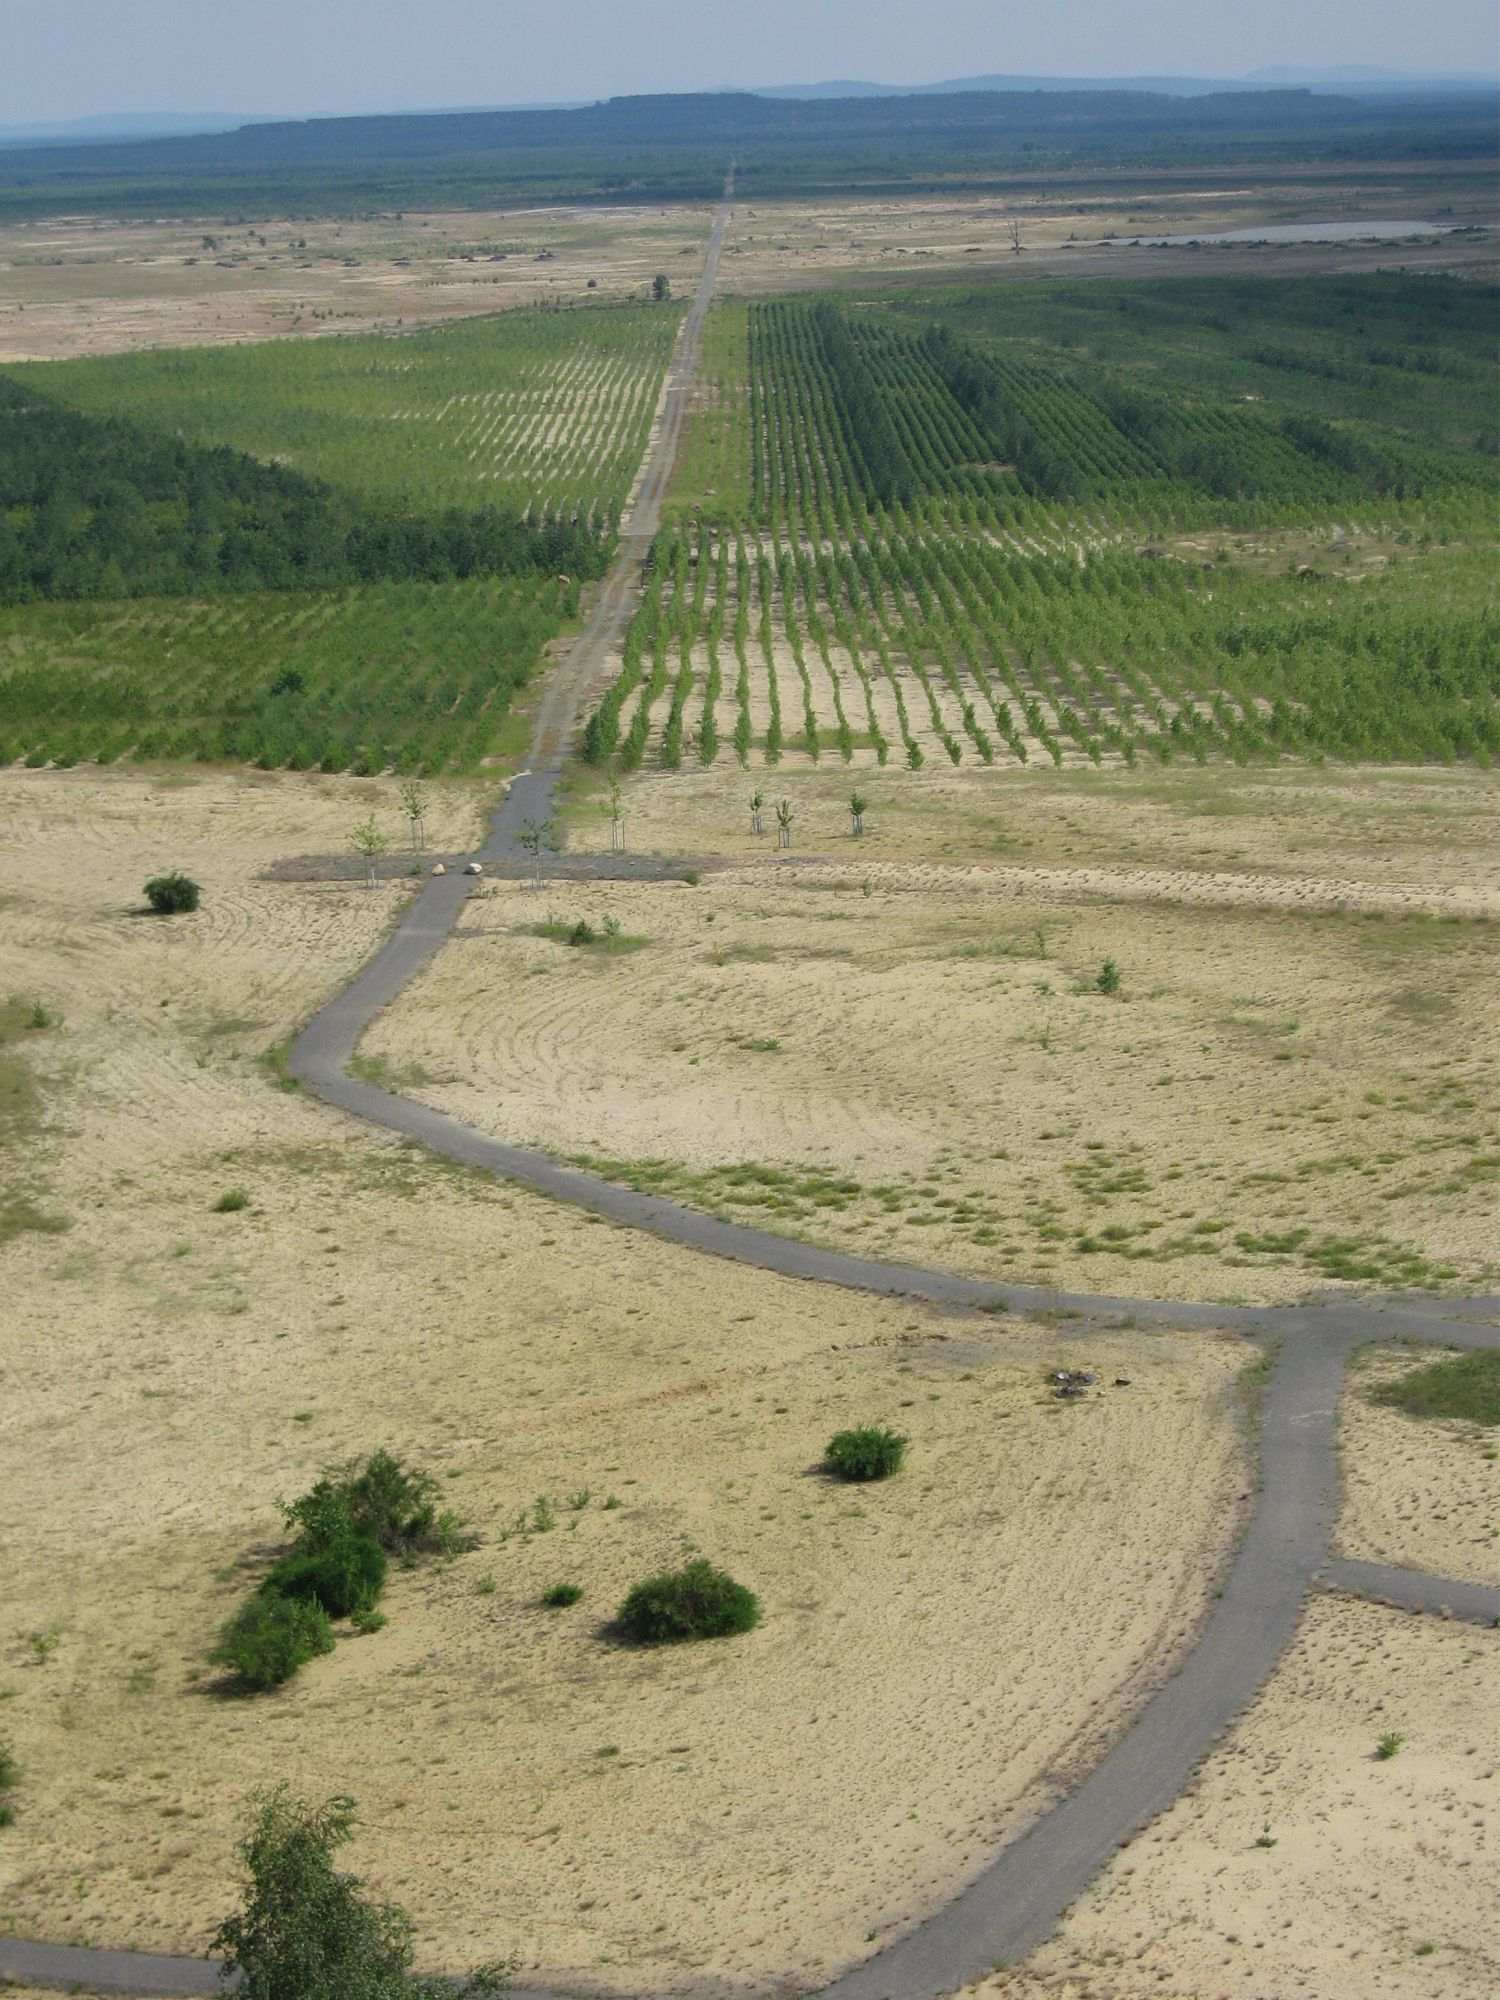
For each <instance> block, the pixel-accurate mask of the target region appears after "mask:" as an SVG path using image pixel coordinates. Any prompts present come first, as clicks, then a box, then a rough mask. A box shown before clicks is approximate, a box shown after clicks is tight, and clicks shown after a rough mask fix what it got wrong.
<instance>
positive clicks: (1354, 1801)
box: [967, 1598, 1500, 2000]
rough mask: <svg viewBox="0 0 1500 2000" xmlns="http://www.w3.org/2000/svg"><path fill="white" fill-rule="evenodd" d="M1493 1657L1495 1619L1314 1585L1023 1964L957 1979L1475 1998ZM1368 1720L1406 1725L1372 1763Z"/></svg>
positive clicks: (1498, 1966) (1241, 1998)
mask: <svg viewBox="0 0 1500 2000" xmlns="http://www.w3.org/2000/svg"><path fill="white" fill-rule="evenodd" d="M1497 1669H1500V1638H1497V1635H1495V1634H1494V1633H1486V1632H1476V1631H1475V1630H1474V1628H1473V1627H1472V1626H1457V1625H1447V1624H1444V1623H1443V1622H1442V1621H1440V1620H1438V1619H1434V1618H1423V1617H1418V1616H1407V1615H1403V1614H1401V1613H1399V1612H1394V1611H1387V1610H1383V1609H1381V1608H1379V1607H1376V1606H1369V1605H1359V1604H1353V1603H1349V1602H1346V1601H1343V1600H1339V1599H1336V1598H1324V1599H1319V1600H1315V1601H1314V1602H1313V1603H1312V1604H1310V1605H1309V1607H1308V1609H1307V1611H1306V1613H1305V1615H1304V1617H1303V1621H1302V1624H1301V1627H1300V1629H1299V1632H1298V1636H1297V1638H1296V1640H1295V1642H1294V1644H1293V1645H1292V1647H1291V1649H1290V1650H1289V1652H1288V1654H1287V1656H1286V1658H1285V1660H1284V1661H1283V1663H1282V1665H1281V1667H1280V1668H1279V1669H1278V1671H1277V1674H1276V1676H1275V1678H1274V1679H1273V1680H1272V1681H1271V1682H1270V1684H1269V1685H1268V1687H1267V1688H1266V1689H1265V1691H1264V1692H1263V1694H1262V1695H1261V1696H1260V1698H1259V1700H1258V1701H1257V1702H1256V1703H1255V1705H1254V1707H1253V1708H1252V1709H1251V1710H1250V1711H1249V1712H1248V1714H1246V1715H1245V1716H1244V1717H1242V1718H1241V1720H1240V1721H1239V1722H1237V1723H1236V1724H1235V1725H1234V1727H1233V1728H1232V1729H1231V1730H1230V1732H1229V1734H1228V1736H1227V1737H1226V1738H1225V1741H1224V1743H1223V1746H1222V1747H1221V1748H1220V1749H1219V1750H1217V1751H1216V1752H1215V1753H1214V1754H1213V1755H1212V1756H1211V1757H1210V1758H1209V1759H1208V1761H1207V1762H1206V1763H1205V1765H1204V1766H1203V1768H1202V1770H1201V1772H1200V1774H1199V1777H1198V1779H1197V1780H1196V1782H1195V1783H1194V1785H1193V1787H1192V1788H1191V1790H1190V1791H1189V1792H1188V1793H1186V1794H1185V1795H1184V1796H1183V1798H1182V1799H1180V1800H1179V1801H1178V1802H1177V1804H1176V1805H1174V1806H1173V1807H1172V1808H1171V1810H1170V1811H1168V1812H1166V1813H1164V1814H1163V1815H1162V1816H1161V1818H1160V1819H1158V1820H1157V1821H1156V1822H1155V1823H1154V1825H1153V1826H1152V1828H1151V1829H1150V1831H1149V1832H1148V1833H1147V1834H1145V1835H1144V1836H1143V1837H1142V1838H1141V1839H1139V1840H1138V1841H1136V1843H1135V1844H1134V1845H1133V1846H1132V1847H1131V1848H1130V1849H1128V1850H1127V1851H1126V1852H1125V1853H1124V1854H1122V1855H1121V1857H1120V1858H1119V1860H1117V1861H1115V1862H1114V1863H1112V1864H1111V1866H1110V1867H1109V1869H1108V1870H1107V1871H1106V1873H1105V1874H1104V1875H1103V1876H1101V1877H1100V1878H1099V1880H1098V1881H1097V1882H1096V1883H1095V1885H1094V1886H1093V1887H1092V1888H1091V1889H1090V1890H1089V1891H1088V1893H1087V1894H1086V1895H1085V1896H1084V1897H1083V1898H1082V1899H1081V1900H1080V1901H1079V1903H1078V1904H1077V1905H1076V1906H1075V1907H1074V1909H1073V1911H1072V1913H1071V1915H1070V1916H1069V1917H1068V1919H1067V1921H1066V1924H1065V1926H1064V1928H1063V1930H1062V1932H1061V1933H1060V1934H1059V1935H1058V1936H1057V1937H1056V1938H1055V1939H1054V1940H1053V1941H1052V1942H1051V1943H1049V1944H1047V1945H1044V1946H1043V1947H1042V1949H1041V1950H1040V1951H1039V1952H1037V1953H1036V1954H1035V1955H1034V1956H1033V1958H1032V1959H1031V1960H1030V1961H1029V1962H1028V1964H1027V1966H1026V1967H1025V1968H1024V1969H1022V1970H1020V1971H1018V1972H1016V1973H1013V1974H1005V1975H1002V1976H1000V1977H999V1978H996V1979H993V1980H988V1981H985V1982H983V1983H982V1984H981V1985H978V1986H975V1987H972V1988H969V1989H967V1991H968V1992H969V1993H970V1994H972V1995H973V1996H975V2000H978V1997H979V1996H983V2000H1000V1996H1002V1995H1003V1996H1006V2000H1031V1996H1041V1995H1047V1996H1048V2000H1062V1997H1063V1996H1067V2000H1137V1996H1144V1995H1146V1994H1151V1995H1164V1996H1166V2000H1201V1997H1202V1996H1205V1995H1208V1994H1212V1995H1215V1996H1219V1995H1223V1996H1226V2000H1253V1996H1263V1995H1267V1994H1272V1993H1276V1994H1287V1995H1291V1994H1306V1995H1308V1996H1309V2000H1313V1997H1314V1996H1316V2000H1325V1996H1326V2000H1352V1996H1354V1995H1355V1994H1358V1995H1359V1996H1360V2000H1365V1996H1367V1995H1368V1996H1371V2000H1374V1996H1376V1995H1379V1996H1381V2000H1488V1996H1489V1995H1490V1994H1492V1993H1494V1992H1495V1991H1496V1989H1497V1987H1500V1950H1497V1947H1496V1940H1495V1935H1494V1926H1493V1924H1492V1923H1491V1921H1490V1917H1491V1915H1492V1913H1493V1910H1494V1907H1495V1901H1496V1896H1497V1893H1500V1868H1497V1859H1496V1853H1495V1843H1494V1840H1493V1838H1492V1837H1491V1829H1490V1825H1489V1822H1490V1821H1491V1820H1492V1819H1493V1816H1494V1810H1495V1803H1496V1784H1497V1773H1496V1758H1495V1745H1496V1742H1497V1741H1500V1672H1497ZM1387 1729H1394V1730H1396V1731H1398V1732H1400V1733H1402V1734H1404V1735H1405V1736H1406V1738H1407V1741H1406V1745H1405V1747H1404V1748H1403V1749H1402V1750H1401V1752H1400V1755H1399V1756H1398V1757H1396V1758H1394V1759H1392V1760H1391V1761H1390V1762H1387V1763H1381V1762H1378V1761H1376V1759H1375V1758H1374V1756H1373V1754H1372V1753H1373V1750H1374V1745H1375V1741H1376V1739H1377V1737H1378V1736H1379V1735H1380V1734H1381V1732H1382V1731H1384V1730H1387ZM1267 1825H1269V1829H1270V1833H1269V1837H1270V1838H1271V1839H1273V1840H1274V1841H1275V1845H1274V1847H1270V1848H1260V1847H1257V1846H1256V1844H1255V1842H1256V1839H1257V1836H1258V1835H1259V1834H1260V1833H1261V1831H1262V1828H1263V1827H1265V1826H1267ZM1423 1947H1430V1949H1425V1950H1424V1949H1422V1948H1423Z"/></svg>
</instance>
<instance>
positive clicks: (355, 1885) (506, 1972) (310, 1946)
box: [212, 1785, 514, 2000]
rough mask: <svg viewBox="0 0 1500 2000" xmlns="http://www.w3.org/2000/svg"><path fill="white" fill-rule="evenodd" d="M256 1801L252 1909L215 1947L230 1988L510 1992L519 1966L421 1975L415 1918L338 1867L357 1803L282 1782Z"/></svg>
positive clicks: (246, 1995) (259, 1991)
mask: <svg viewBox="0 0 1500 2000" xmlns="http://www.w3.org/2000/svg"><path fill="white" fill-rule="evenodd" d="M254 1805H255V1809H256V1810H255V1818H254V1820H253V1822H252V1824H251V1826H250V1830H249V1832H248V1833H247V1834H246V1835H245V1837H244V1838H243V1839H242V1840H241V1842H240V1845H239V1853H240V1858H241V1860H242V1861H243V1863H244V1865H245V1870H246V1874H247V1875H248V1877H249V1879H248V1881H247V1883H246V1885H245V1893H244V1906H243V1908H242V1909H241V1910H240V1911H239V1912H238V1913H237V1914H236V1915H234V1916H231V1917H227V1918H226V1919H225V1920H224V1922H223V1923H222V1924H220V1926H219V1928H218V1930H217V1931H216V1932H215V1934H214V1938H213V1944H212V1949H213V1950H214V1951H215V1952H216V1953H218V1954H220V1955H221V1956H222V1959H223V1973H222V1979H223V1984H224V1987H225V1990H226V1991H228V1990H230V1989H231V1988H232V1989H233V1990H234V1991H235V1992H237V1993H238V1994H239V1995H240V1997H241V2000H440V1996H441V2000H480V1996H481V1995H489V1994H496V1993H503V1992H505V1990H506V1988H507V1987H508V1985H509V1983H510V1975H511V1973H512V1971H513V1970H514V1967H513V1965H508V1964H492V1965H487V1966H482V1967H479V1968H478V1969H477V1970H475V1971H474V1972H471V1973H470V1974H469V1976H468V1977H467V1979H463V1980H460V1981H459V1982H458V1983H457V1984H456V1985H454V1984H453V1983H451V1982H448V1981H444V1980H439V1979H424V1978H419V1977H414V1976H413V1974H412V1970H411V1963H412V1958H413V1955H414V1953H413V1935H414V1932H415V1926H414V1924H413V1923H412V1920H411V1918H410V1917H409V1916H408V1915H407V1914H406V1912H405V1911H404V1910H403V1909H401V1908H400V1907H399V1906H398V1905H397V1904H395V1903H388V1902H385V1901H383V1900H381V1899H378V1898H375V1897H372V1896H370V1895H368V1894H366V1893H365V1892H364V1886H363V1884H362V1883H361V1882H360V1881H359V1879H358V1877H357V1876H354V1875H346V1874H343V1873H341V1872H340V1870H338V1869H337V1868H336V1867H335V1866H334V1859H333V1857H334V1854H335V1853H336V1851H337V1850H338V1849H339V1848H340V1847H343V1846H345V1845H346V1844H347V1843H348V1841H349V1840H350V1839H352V1838H353V1833H354V1825H355V1819H354V1801H353V1800H352V1799H350V1798H333V1799H329V1800H327V1801H325V1802H324V1803H323V1804H322V1805H310V1804H308V1803H306V1802H305V1801H303V1800H301V1799H298V1798H296V1797H294V1796H293V1794H292V1793H291V1792H290V1791H289V1790H288V1789H287V1787H286V1786H285V1785H278V1786H277V1787H276V1788H275V1790H274V1791H270V1792H262V1793H258V1794H257V1795H256V1797H255V1800H254ZM236 1981H238V1983H237V1984H236V1983H235V1982H236Z"/></svg>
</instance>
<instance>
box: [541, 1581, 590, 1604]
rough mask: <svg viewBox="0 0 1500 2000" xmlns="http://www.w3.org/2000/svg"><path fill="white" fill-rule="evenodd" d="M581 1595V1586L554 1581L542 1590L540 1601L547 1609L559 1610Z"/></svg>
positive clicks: (572, 1602)
mask: <svg viewBox="0 0 1500 2000" xmlns="http://www.w3.org/2000/svg"><path fill="white" fill-rule="evenodd" d="M582 1595H583V1586H582V1585H581V1584H577V1583H554V1584H553V1585H552V1587H551V1588H550V1589H549V1590H544V1591H543V1592H542V1600H541V1601H542V1603H543V1604H545V1605H546V1607H547V1609H548V1610H549V1611H557V1610H561V1609H562V1608H563V1607H564V1606H566V1605H569V1604H576V1603H577V1602H578V1600H579V1598H580V1597H582Z"/></svg>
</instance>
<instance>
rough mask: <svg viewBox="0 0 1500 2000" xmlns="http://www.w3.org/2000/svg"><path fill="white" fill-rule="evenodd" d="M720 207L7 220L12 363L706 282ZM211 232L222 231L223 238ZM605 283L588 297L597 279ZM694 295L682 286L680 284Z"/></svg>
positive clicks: (1, 278)
mask: <svg viewBox="0 0 1500 2000" xmlns="http://www.w3.org/2000/svg"><path fill="white" fill-rule="evenodd" d="M709 220H710V214H709V211H708V210H707V209H700V208H694V207H683V208H610V209H570V208H555V209H512V210H507V209H497V210H493V211H489V212H484V211H478V212H462V211H461V212H454V213H433V214H426V215H422V214H409V215H405V216H402V217H400V218H396V217H393V216H384V217H376V218H373V219H371V220H369V221H358V222H356V221H343V222H337V221H331V220H325V221H307V220H303V219H298V220H291V221H287V220H281V221H275V222H266V223H261V224H258V225H256V226H255V227H254V228H252V229H247V228H244V227H240V226H235V227H229V226H226V225H222V224H219V223H217V222H213V221H209V222H184V221H165V222H118V221H112V220H103V219H100V218H97V217H86V216H85V217H71V218H61V219H58V220H55V221H45V222H30V223H10V224H6V225H4V226H0V361H45V360H49V359H52V358H54V357H56V356H62V355H76V354H113V353H119V352H122V351H124V350H127V349H131V348H138V347H200V346H202V347H206V346H220V345H223V344H225V343H227V342H231V341H242V340H269V339H280V338H284V337H285V336H287V335H289V334H298V335H305V336H309V337H314V336H318V335H321V334H329V333H368V332H373V331H377V330H379V329H380V328H389V327H394V326H399V325H406V326H413V325H420V324H424V323H427V322H430V321H434V320H443V319H453V318H458V317H462V316H465V315H472V314H474V313H487V312H495V311H497V310H498V309H500V308H502V307H505V306H514V305H527V306H529V305H536V304H538V303H541V302H548V301H553V300H564V301H565V300H568V299H577V298H583V297H600V298H626V297H629V296H631V295H632V294H638V295H641V296H644V295H645V292H646V290H647V289H648V287H649V286H650V284H651V280H652V279H653V277H655V275H656V273H657V272H658V271H665V272H666V274H667V276H668V278H670V279H672V280H674V281H676V280H677V279H678V272H679V259H680V260H682V261H681V266H680V268H681V269H682V270H683V271H687V272H690V274H691V277H692V279H693V281H696V278H697V273H698V262H694V263H693V264H691V265H689V264H688V263H687V261H686V260H687V258H688V257H689V256H691V257H692V258H694V259H697V260H699V261H701V258H702V250H703V239H704V237H705V236H706V235H707V233H708V225H709ZM206 238H212V243H211V245H210V243H209V242H207V241H206V240H205V239H206ZM590 279H592V280H593V281H594V284H593V288H592V289H591V288H590V284H589V281H590ZM687 288H688V280H687V279H686V278H684V279H683V280H682V281H681V283H680V284H678V286H677V289H679V290H683V289H687Z"/></svg>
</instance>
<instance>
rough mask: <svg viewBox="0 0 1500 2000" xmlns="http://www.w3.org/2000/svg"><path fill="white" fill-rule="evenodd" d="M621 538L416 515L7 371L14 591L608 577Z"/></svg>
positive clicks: (138, 592)
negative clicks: (613, 546)
mask: <svg viewBox="0 0 1500 2000" xmlns="http://www.w3.org/2000/svg"><path fill="white" fill-rule="evenodd" d="M608 552H609V538H608V537H606V536H602V535H600V534H596V533H595V532H594V531H593V530H592V529H591V528H589V527H588V526H586V525H582V524H578V523H574V522H568V521H561V520H556V521H546V522H540V523H531V522H528V521H525V520H523V519H522V518H521V517H520V516H519V515H518V514H515V513H510V512H506V511H503V510H500V509H488V508H487V509H482V510H476V511H466V510H460V509H457V508H448V509H445V510H442V511H441V512H435V513H431V514H423V513H415V512H410V513H409V512H406V511H404V510H402V509H400V508H397V507H394V506H389V505H386V506H381V505H375V504H371V503H364V502H360V501H357V500H354V499H352V498H350V497H348V496H346V495H343V494H339V493H336V492H334V491H333V490H332V489H331V488H328V487H325V486H322V485H320V484H318V483H317V482H315V481H313V480H309V479H305V478H303V477H302V476H301V475H300V474H298V473H295V472H292V471H290V470H289V469H288V468H286V467H285V466H281V465H274V464H273V465H263V464H261V463H259V462H258V461H257V460H255V459H253V458H250V457H248V456H247V455H245V454H243V453H241V452H236V451H231V450H228V449H226V448H223V447H203V446H198V445H190V444H185V443H183V442H181V441H180V440H178V439H175V438H170V437H164V436H158V435H155V434H153V433H151V432H148V431H146V430H143V429H140V428H138V427H137V426H135V425H133V424H129V423H124V422H121V421H118V420H116V419H113V418H107V417H92V416H85V415H82V414H80V413H79V412H77V411H75V410H71V409H67V408H64V407H63V406H61V405H59V404H56V403H52V402H50V401H48V400H46V399H45V398H42V397H39V396H38V395H37V394H36V393H35V392H34V391H33V390H31V389H29V388H24V387H21V386H18V385H17V384H15V383H14V382H12V381H10V380H8V379H7V378H5V377H3V376H0V603H11V604H14V603H24V602H27V601H29V600H34V599H61V598H90V597H136V596H145V595H152V596H164V595H170V594H174V593H188V592H200V591H205V590H217V591H222V590H237V589H239V590H242V589H247V588H256V589H301V588H307V587H309V586H313V587H318V588H327V587H329V586H335V585H342V584H349V583H359V582H371V581H374V580H376V579H380V578H390V577H413V578H421V579H424V580H426V581H429V582H439V581H447V580H450V579H458V578H466V577H475V576H489V575H503V574H516V573H522V572H541V573H545V572H552V573H556V572H557V571H559V570H562V571H566V572H567V573H568V574H570V575H581V576H596V575H599V574H600V573H601V572H602V570H603V568H604V566H605V563H606V561H607V557H608Z"/></svg>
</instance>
